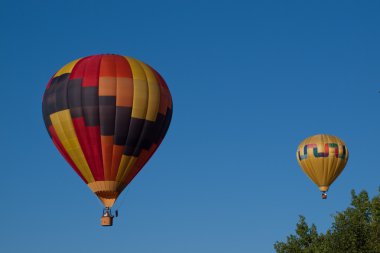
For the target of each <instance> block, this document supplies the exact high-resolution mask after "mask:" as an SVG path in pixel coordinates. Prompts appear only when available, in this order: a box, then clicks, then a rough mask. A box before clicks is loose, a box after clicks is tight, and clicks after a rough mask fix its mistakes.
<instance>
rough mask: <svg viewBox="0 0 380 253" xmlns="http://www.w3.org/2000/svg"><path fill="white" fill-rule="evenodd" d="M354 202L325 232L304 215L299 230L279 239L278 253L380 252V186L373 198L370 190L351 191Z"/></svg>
mask: <svg viewBox="0 0 380 253" xmlns="http://www.w3.org/2000/svg"><path fill="white" fill-rule="evenodd" d="M351 196H352V201H351V205H350V206H349V207H348V208H347V209H346V210H344V211H342V212H338V213H337V214H336V215H335V216H334V222H333V223H332V225H331V227H330V228H329V229H328V230H327V231H326V233H325V234H323V233H321V234H318V232H317V227H316V226H315V225H314V224H312V225H311V226H309V225H308V224H307V223H306V220H305V217H304V216H300V219H299V221H298V223H297V225H296V234H295V235H290V236H288V237H287V239H286V242H276V243H275V244H274V248H275V250H276V252H277V253H380V188H379V194H378V195H377V196H375V197H374V198H372V200H371V199H370V198H369V197H368V193H367V192H366V191H362V192H360V193H359V194H356V193H355V191H354V190H352V192H351Z"/></svg>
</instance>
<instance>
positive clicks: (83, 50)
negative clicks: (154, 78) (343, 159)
mask: <svg viewBox="0 0 380 253" xmlns="http://www.w3.org/2000/svg"><path fill="white" fill-rule="evenodd" d="M1 5H2V7H1V8H0V28H1V40H0V64H1V68H0V78H1V85H0V87H1V94H2V96H1V100H0V107H1V108H3V109H2V117H1V124H0V140H2V145H1V146H0V154H1V155H0V157H1V179H2V180H1V183H0V191H1V193H2V202H1V204H0V207H1V208H0V217H1V225H0V252H30V253H34V252H36V253H44V252H49V253H50V252H55V253H60V252H93V253H97V252H104V251H106V250H107V251H108V252H120V251H123V252H140V253H151V252H157V253H160V252H162V253H178V252H181V253H187V252H188V253H194V252H197V253H203V252H204V253H210V252H218V253H224V252H226V253H227V252H228V253H230V252H239V253H240V252H243V253H245V252H247V253H248V252H251V253H252V252H260V253H262V252H264V253H266V252H274V250H273V243H274V242H275V241H276V240H284V239H285V237H286V235H288V234H289V233H291V232H293V231H294V228H295V224H296V222H297V220H298V215H299V214H303V215H305V216H306V218H307V221H309V222H314V223H316V225H317V226H318V228H319V230H320V232H324V231H325V230H326V229H327V228H328V227H329V224H330V223H331V222H332V217H331V215H332V214H334V213H335V212H336V211H339V210H342V209H344V208H346V207H347V206H348V204H349V202H350V190H351V189H356V190H358V191H359V190H361V189H366V190H368V192H369V193H370V195H371V196H374V195H375V194H376V193H377V192H378V187H379V186H380V182H379V179H380V171H379V159H378V158H379V152H380V151H379V148H378V147H379V144H378V143H379V141H380V131H379V129H380V120H379V118H380V117H379V110H380V109H379V108H380V107H379V106H380V94H379V93H378V90H379V89H380V71H379V69H380V46H379V45H380V30H379V24H380V16H379V15H378V14H379V11H380V2H378V1H220V0H219V1H195V0H192V1H78V0H76V1H72V0H68V1H37V0H36V1H22V0H19V1H2V4H1ZM97 53H116V54H122V55H128V56H132V57H135V58H138V59H140V60H142V61H144V62H147V63H149V64H150V65H151V66H153V67H154V68H155V69H157V70H158V71H159V72H160V73H161V74H162V75H163V76H164V78H165V79H166V81H167V83H168V85H169V87H170V90H171V92H172V96H173V100H174V115H173V120H172V124H171V127H170V129H169V132H168V135H167V137H166V139H165V141H164V142H163V144H162V145H161V147H160V149H159V150H158V151H157V152H156V154H155V156H154V157H153V158H152V159H151V161H150V162H149V163H148V164H147V166H146V167H145V168H144V169H143V171H142V172H141V173H140V174H139V175H138V176H137V177H136V178H135V180H134V182H133V183H132V184H131V185H130V187H129V189H128V190H127V192H126V193H124V195H123V197H122V198H121V199H122V201H121V203H119V204H118V205H117V206H119V213H120V217H119V218H118V219H116V221H115V223H116V224H115V226H114V227H112V228H103V227H100V226H99V218H100V215H101V209H102V207H101V205H100V203H99V202H98V200H97V199H96V197H95V196H94V195H92V193H91V191H90V190H89V189H88V188H87V186H86V185H85V184H83V182H82V181H81V180H80V179H79V177H77V176H76V174H75V173H74V172H73V170H72V169H71V168H70V167H69V165H68V164H66V162H65V161H64V159H63V158H61V157H60V155H59V153H58V151H56V149H55V147H54V146H53V144H52V142H51V140H50V138H49V137H48V134H47V133H46V130H45V127H44V124H43V121H42V115H41V98H42V94H43V92H44V89H45V86H46V83H47V82H48V80H49V78H50V77H51V75H53V74H54V72H55V71H56V70H58V69H59V68H60V67H61V66H63V65H64V64H66V63H67V62H69V61H71V60H73V59H76V58H79V57H83V56H87V55H91V54H97ZM318 133H328V134H333V135H337V136H339V137H340V138H342V139H343V140H344V141H345V142H346V144H347V145H348V148H349V150H350V155H351V156H350V160H349V162H348V165H347V167H346V170H345V171H344V172H343V174H342V175H341V176H340V177H339V178H338V180H337V181H336V182H335V183H334V185H333V186H332V188H331V190H330V192H329V199H328V200H327V201H322V200H321V198H320V193H319V191H318V188H317V187H316V186H314V184H313V183H312V182H311V181H310V180H309V179H308V178H307V177H306V176H305V175H304V174H303V173H302V171H301V169H300V168H299V166H298V164H297V161H296V158H295V151H296V148H297V146H298V144H299V143H300V142H301V141H302V140H303V139H304V138H306V137H308V136H310V135H314V134H318Z"/></svg>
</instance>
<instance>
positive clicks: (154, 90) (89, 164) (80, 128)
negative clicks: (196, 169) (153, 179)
mask: <svg viewBox="0 0 380 253" xmlns="http://www.w3.org/2000/svg"><path fill="white" fill-rule="evenodd" d="M42 113H43V118H44V122H45V125H46V128H47V130H48V133H49V135H50V137H51V139H52V141H53V143H54V145H55V146H56V147H57V149H58V151H59V152H60V153H61V155H62V156H63V157H64V158H65V159H66V161H67V162H68V163H69V164H70V165H71V167H72V168H73V169H74V170H75V172H76V173H77V174H78V175H79V176H80V177H81V178H82V180H83V181H84V182H85V183H86V184H87V185H88V187H89V188H90V189H91V191H93V192H94V193H95V194H96V195H97V197H98V198H99V199H100V201H101V202H102V203H103V204H104V206H105V209H104V211H103V215H102V218H101V224H102V225H104V226H110V225H112V221H113V214H112V212H111V207H112V206H113V204H114V203H115V201H116V199H117V198H118V196H119V195H120V193H121V192H122V191H123V190H124V189H125V188H126V187H127V186H128V184H129V183H130V182H131V181H132V179H133V178H134V177H135V176H136V175H137V173H138V172H139V171H140V170H141V169H142V168H143V166H144V165H145V163H146V162H147V161H148V160H149V159H150V157H151V156H152V155H153V153H154V152H155V151H156V149H157V148H158V146H159V145H160V144H161V142H162V140H163V138H164V137H165V134H166V132H167V130H168V128H169V124H170V121H171V117H172V98H171V94H170V91H169V89H168V86H167V85H166V83H165V81H164V79H163V78H162V77H161V76H160V74H159V73H158V72H156V71H155V70H154V69H153V68H152V67H150V66H148V65H146V64H144V63H143V62H141V61H139V60H136V59H133V58H130V57H124V56H120V55H110V54H103V55H93V56H88V57H84V58H81V59H78V60H75V61H73V62H70V63H69V64H67V65H65V66H64V67H62V68H61V69H60V70H58V72H57V73H56V74H55V75H54V76H53V77H52V78H51V80H50V81H49V83H48V85H47V87H46V90H45V93H44V95H43V102H42Z"/></svg>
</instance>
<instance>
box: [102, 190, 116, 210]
mask: <svg viewBox="0 0 380 253" xmlns="http://www.w3.org/2000/svg"><path fill="white" fill-rule="evenodd" d="M96 196H98V198H99V199H100V201H101V202H102V203H103V205H104V206H105V207H112V206H113V204H114V203H115V201H116V199H117V197H118V196H119V193H117V192H111V191H101V192H96Z"/></svg>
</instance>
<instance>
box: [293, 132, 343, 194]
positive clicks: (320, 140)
mask: <svg viewBox="0 0 380 253" xmlns="http://www.w3.org/2000/svg"><path fill="white" fill-rule="evenodd" d="M297 161H298V163H299V165H300V166H301V168H302V170H303V171H304V172H305V174H306V175H307V176H308V177H309V178H310V179H311V180H312V181H313V182H314V183H315V184H316V185H317V186H318V187H319V189H320V191H321V192H322V198H323V199H326V198H327V193H326V192H327V191H328V189H329V187H330V185H331V184H332V183H333V182H334V181H335V179H336V178H337V177H338V176H339V175H340V173H341V172H342V171H343V169H344V167H345V166H346V163H347V161H348V149H347V147H346V144H345V143H344V142H343V141H342V140H341V139H339V138H338V137H335V136H332V135H327V134H318V135H314V136H311V137H309V138H306V139H305V140H303V141H302V142H301V144H300V145H299V146H298V149H297Z"/></svg>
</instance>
